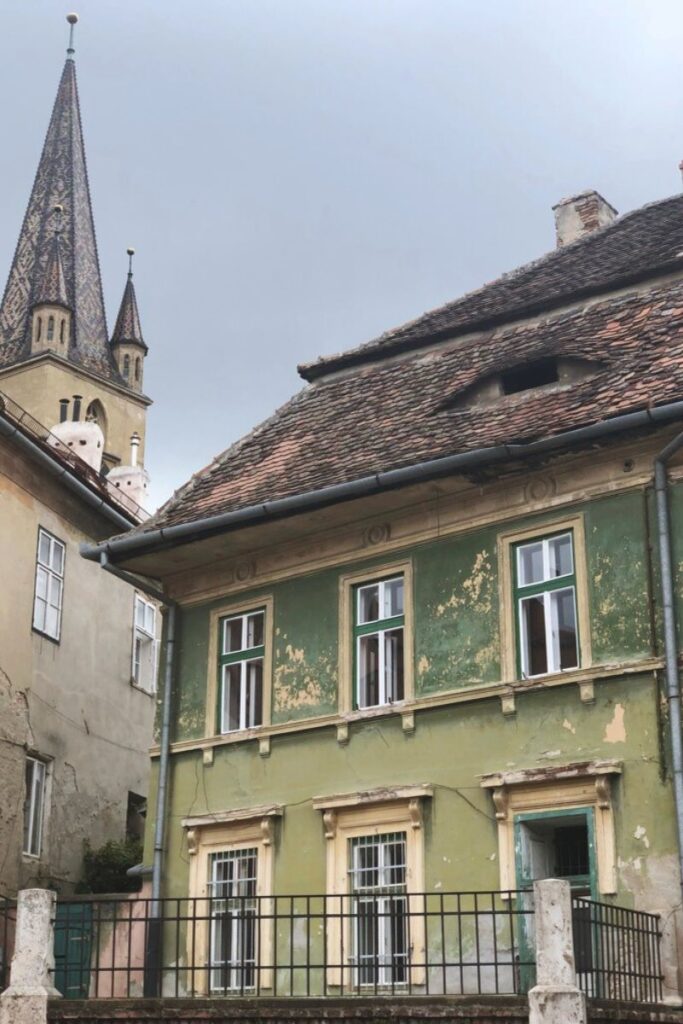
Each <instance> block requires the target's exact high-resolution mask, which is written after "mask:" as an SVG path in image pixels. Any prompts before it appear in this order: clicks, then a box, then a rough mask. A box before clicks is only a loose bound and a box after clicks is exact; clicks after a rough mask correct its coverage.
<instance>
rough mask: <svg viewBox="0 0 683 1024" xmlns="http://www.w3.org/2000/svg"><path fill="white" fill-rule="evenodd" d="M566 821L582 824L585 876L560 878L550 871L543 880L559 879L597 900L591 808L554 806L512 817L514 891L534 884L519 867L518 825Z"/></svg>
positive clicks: (520, 827) (520, 846)
mask: <svg viewBox="0 0 683 1024" xmlns="http://www.w3.org/2000/svg"><path fill="white" fill-rule="evenodd" d="M566 818H579V819H580V820H581V821H585V823H586V831H587V841H588V860H589V870H588V874H582V875H561V876H558V875H556V874H555V873H553V872H551V873H550V874H548V875H546V876H544V877H547V878H556V877H561V878H563V879H565V881H567V882H569V884H570V886H571V888H572V890H576V889H588V890H589V892H590V897H591V899H597V892H598V857H597V847H596V843H595V808H594V807H590V806H588V807H557V808H555V809H554V810H550V811H519V812H518V813H516V814H515V816H514V841H515V873H516V877H517V888H518V889H530V888H531V887H532V885H533V883H534V881H536V879H534V878H531V877H530V876H529V875H527V873H526V872H525V870H524V864H523V851H522V847H523V834H522V826H523V825H525V824H528V823H533V822H535V821H536V822H544V821H549V822H552V821H553V820H555V821H559V820H562V821H564V820H565V819H566Z"/></svg>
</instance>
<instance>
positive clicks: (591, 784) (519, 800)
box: [480, 761, 622, 896]
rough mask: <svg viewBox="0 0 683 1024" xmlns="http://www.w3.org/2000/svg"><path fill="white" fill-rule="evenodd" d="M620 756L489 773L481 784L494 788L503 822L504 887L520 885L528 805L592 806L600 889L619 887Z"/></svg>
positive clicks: (538, 807) (531, 807)
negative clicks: (520, 846) (616, 801)
mask: <svg viewBox="0 0 683 1024" xmlns="http://www.w3.org/2000/svg"><path fill="white" fill-rule="evenodd" d="M621 770H622V769H621V763H620V762H618V761H605V762H589V763H582V764H576V765H567V766H565V767H563V768H556V769H555V770H554V776H555V777H554V778H552V774H553V770H552V769H551V770H549V771H548V772H547V774H550V775H551V778H550V779H549V780H546V781H544V780H543V770H542V769H530V770H529V771H528V772H525V771H518V772H511V773H506V772H501V773H497V774H493V775H488V776H484V777H483V778H482V779H481V783H480V784H481V786H482V787H483V788H485V789H489V790H490V791H491V796H492V798H493V804H494V807H495V811H496V820H497V823H498V858H499V863H500V888H501V889H502V890H503V891H507V890H510V889H516V887H517V876H516V870H515V835H514V832H515V829H514V824H515V815H517V814H521V813H524V812H528V811H562V810H563V809H565V808H571V807H592V808H593V810H594V812H595V846H596V859H597V868H598V890H599V892H600V894H601V895H603V896H608V895H612V894H613V893H615V892H616V891H617V871H616V868H617V856H616V839H615V832H614V807H613V800H612V778H613V777H614V776H616V775H619V774H621Z"/></svg>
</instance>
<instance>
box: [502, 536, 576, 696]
mask: <svg viewBox="0 0 683 1024" xmlns="http://www.w3.org/2000/svg"><path fill="white" fill-rule="evenodd" d="M513 550H514V560H515V565H514V569H515V605H516V608H517V636H518V669H519V672H520V674H521V676H522V677H523V678H530V677H531V676H540V675H545V674H546V673H549V672H561V671H564V670H565V669H571V668H577V667H578V664H579V648H578V630H577V625H576V575H575V567H574V543H573V534H572V532H571V531H569V532H567V533H560V534H556V535H555V536H551V537H542V538H538V539H537V540H533V541H530V542H527V543H524V544H518V545H517V546H516V547H515V548H514V549H513Z"/></svg>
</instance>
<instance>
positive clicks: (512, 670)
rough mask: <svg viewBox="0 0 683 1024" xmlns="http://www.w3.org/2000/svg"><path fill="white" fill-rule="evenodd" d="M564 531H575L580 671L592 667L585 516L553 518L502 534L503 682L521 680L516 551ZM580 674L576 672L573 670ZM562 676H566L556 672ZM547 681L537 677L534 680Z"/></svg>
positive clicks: (501, 622) (501, 646)
mask: <svg viewBox="0 0 683 1024" xmlns="http://www.w3.org/2000/svg"><path fill="white" fill-rule="evenodd" d="M563 530H567V531H570V530H571V531H572V534H573V550H574V575H575V578H576V614H577V619H578V627H579V659H580V664H579V666H578V667H579V669H587V668H590V666H591V664H592V654H591V631H590V614H589V602H588V579H587V563H586V535H585V528H584V519H583V515H581V514H578V515H574V516H570V517H566V518H563V519H549V520H548V521H547V522H543V523H538V524H537V525H536V526H533V527H528V528H527V529H525V530H514V531H510V532H507V533H500V534H499V535H498V566H499V573H498V581H499V582H498V586H499V602H500V664H501V670H502V681H503V683H514V682H518V681H519V677H518V673H517V644H518V643H519V638H518V635H517V616H516V609H515V601H514V593H513V576H512V548H513V547H514V545H515V544H518V543H520V541H525V540H535V539H536V538H538V539H540V538H541V537H547V536H548V535H549V534H552V533H559V532H561V531H563ZM572 671H576V669H574V670H572ZM552 674H553V675H559V674H564V673H552ZM540 678H543V677H542V676H539V677H534V680H537V679H540Z"/></svg>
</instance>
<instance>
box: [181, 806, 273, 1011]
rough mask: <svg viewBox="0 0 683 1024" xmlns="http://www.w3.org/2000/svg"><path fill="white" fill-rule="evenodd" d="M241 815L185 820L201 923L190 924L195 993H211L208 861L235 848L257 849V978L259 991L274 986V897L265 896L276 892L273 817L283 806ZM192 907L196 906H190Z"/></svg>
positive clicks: (191, 878) (194, 897)
mask: <svg viewBox="0 0 683 1024" xmlns="http://www.w3.org/2000/svg"><path fill="white" fill-rule="evenodd" d="M233 813H240V814H241V815H242V816H243V817H242V819H241V820H240V819H235V820H234V821H232V822H229V823H220V824H199V822H203V821H205V820H206V819H205V818H204V819H202V818H197V819H191V818H190V819H185V821H184V822H183V824H184V826H185V828H186V829H187V846H188V853H189V854H190V872H189V896H190V900H194V901H196V903H195V910H196V916H197V921H196V924H195V928H194V934H193V933H192V929H190V928H188V934H187V962H188V963H190V964H194V966H195V968H197V970H196V971H195V973H194V993H193V994H194V995H208V990H209V971H208V970H207V969H206V968H207V967H208V964H209V953H210V950H209V942H210V934H209V932H210V930H209V921H208V915H207V910H206V906H207V905H206V903H205V902H204V901H205V900H206V899H207V898H208V893H209V889H208V885H209V859H210V856H211V854H212V853H225V852H228V851H233V850H247V849H251V848H252V847H256V848H257V850H258V857H257V863H256V895H257V896H258V897H262V898H261V899H260V901H259V907H260V910H261V920H260V922H259V930H260V934H259V944H258V949H259V967H260V971H259V976H258V985H259V987H260V988H261V989H270V988H272V986H273V971H272V965H273V907H272V900H270V899H267V898H264V897H269V896H272V895H273V866H274V865H273V862H274V858H273V819H274V818H275V817H277V816H279V815H281V814H282V809H281V808H279V807H277V806H275V805H273V806H271V807H256V808H254V809H253V810H251V811H249V810H247V811H241V812H233ZM190 909H192V907H190Z"/></svg>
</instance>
